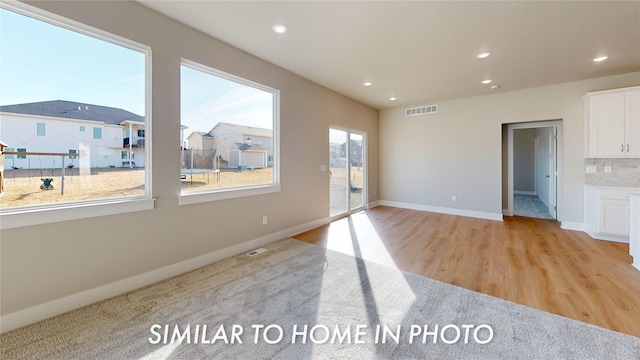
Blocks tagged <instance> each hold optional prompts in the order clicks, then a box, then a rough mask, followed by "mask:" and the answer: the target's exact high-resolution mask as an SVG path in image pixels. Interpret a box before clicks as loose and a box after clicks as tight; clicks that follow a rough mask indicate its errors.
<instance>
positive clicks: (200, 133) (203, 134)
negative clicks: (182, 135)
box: [187, 131, 213, 138]
mask: <svg viewBox="0 0 640 360" xmlns="http://www.w3.org/2000/svg"><path fill="white" fill-rule="evenodd" d="M194 134H195V135H200V136H201V137H206V138H212V137H213V136H211V134H209V133H207V132H204V131H193V132H192V133H191V134H189V136H187V138H190V137H191V136H192V135H194Z"/></svg>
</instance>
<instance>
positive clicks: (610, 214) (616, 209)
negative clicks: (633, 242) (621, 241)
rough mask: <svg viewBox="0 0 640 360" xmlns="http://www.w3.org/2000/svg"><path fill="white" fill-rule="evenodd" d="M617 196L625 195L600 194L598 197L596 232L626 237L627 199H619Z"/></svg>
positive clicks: (627, 229)
mask: <svg viewBox="0 0 640 360" xmlns="http://www.w3.org/2000/svg"><path fill="white" fill-rule="evenodd" d="M614 195H617V196H614ZM603 196H604V197H603ZM618 196H624V197H626V195H625V194H609V192H604V194H602V192H601V193H600V197H599V198H598V227H597V232H598V233H600V234H606V235H614V236H624V237H628V236H629V198H628V197H626V198H619V197H618Z"/></svg>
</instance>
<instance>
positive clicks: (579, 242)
mask: <svg viewBox="0 0 640 360" xmlns="http://www.w3.org/2000/svg"><path fill="white" fill-rule="evenodd" d="M294 238H296V239H299V240H302V241H305V242H309V243H313V244H317V245H321V246H325V247H327V248H329V249H332V250H336V251H341V252H344V253H347V254H351V255H354V254H355V255H360V256H361V257H363V258H365V259H367V260H373V261H379V262H382V263H387V264H390V265H393V264H394V263H395V266H397V268H398V269H400V270H403V271H407V272H411V273H415V274H419V275H422V276H425V277H429V278H432V279H436V280H440V281H443V282H447V283H449V284H453V285H457V286H461V287H464V288H467V289H470V290H474V291H478V292H481V293H485V294H488V295H492V296H496V297H500V298H503V299H506V300H510V301H513V302H516V303H520V304H523V305H527V306H530V307H533V308H536V309H540V310H544V311H548V312H551V313H555V314H559V315H562V316H566V317H569V318H573V319H576V320H580V321H583V322H587V323H590V324H594V325H598V326H601V327H605V328H608V329H611V330H615V331H619V332H623V333H627V334H630V335H634V336H637V337H640V271H638V270H636V269H635V268H633V267H632V266H631V265H630V263H631V256H630V255H629V246H628V245H627V244H621V243H614V242H608V241H598V240H593V239H592V238H591V237H589V236H588V235H587V234H585V233H583V232H580V231H570V230H562V229H560V225H559V223H558V222H556V221H553V220H538V219H530V218H523V217H505V221H504V222H499V221H491V220H483V219H474V218H467V217H460V216H453V215H444V214H435V213H428V212H422V211H413V210H406V209H398V208H391V207H384V206H380V207H376V208H374V209H371V210H367V211H366V212H362V213H358V214H354V215H352V216H350V217H348V218H344V219H341V220H338V221H336V222H333V223H332V224H329V225H326V226H322V227H319V228H316V229H313V230H310V231H308V232H305V233H302V234H299V235H296V236H294Z"/></svg>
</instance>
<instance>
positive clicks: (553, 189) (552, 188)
mask: <svg viewBox="0 0 640 360" xmlns="http://www.w3.org/2000/svg"><path fill="white" fill-rule="evenodd" d="M549 169H550V171H549V173H550V176H549V214H551V216H553V218H554V219H556V218H557V217H558V216H557V212H558V128H557V127H555V126H554V127H553V131H552V132H551V134H549Z"/></svg>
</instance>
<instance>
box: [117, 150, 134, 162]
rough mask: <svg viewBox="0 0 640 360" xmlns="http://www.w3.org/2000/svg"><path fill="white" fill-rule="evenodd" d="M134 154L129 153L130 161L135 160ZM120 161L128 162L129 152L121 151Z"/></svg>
mask: <svg viewBox="0 0 640 360" xmlns="http://www.w3.org/2000/svg"><path fill="white" fill-rule="evenodd" d="M134 155H135V153H133V152H132V153H131V159H134V158H135V156H134ZM120 159H122V160H129V152H128V151H127V150H122V152H121V153H120Z"/></svg>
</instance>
